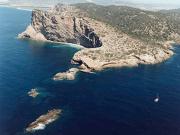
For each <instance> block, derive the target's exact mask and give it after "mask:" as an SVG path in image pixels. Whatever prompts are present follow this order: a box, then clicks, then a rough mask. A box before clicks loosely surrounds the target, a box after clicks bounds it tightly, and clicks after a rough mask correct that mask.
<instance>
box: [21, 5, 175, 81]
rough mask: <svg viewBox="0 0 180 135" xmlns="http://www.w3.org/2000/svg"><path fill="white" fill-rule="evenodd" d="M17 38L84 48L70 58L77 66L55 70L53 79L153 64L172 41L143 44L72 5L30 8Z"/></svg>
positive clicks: (167, 55) (168, 52)
mask: <svg viewBox="0 0 180 135" xmlns="http://www.w3.org/2000/svg"><path fill="white" fill-rule="evenodd" d="M18 37H19V38H28V39H33V40H40V41H50V42H67V43H73V44H79V45H81V46H83V47H84V48H83V49H82V50H80V51H78V52H77V53H75V54H74V57H73V58H72V60H73V61H74V62H75V63H78V64H79V65H80V66H79V69H70V70H69V71H67V72H64V73H58V74H56V75H55V76H54V78H53V80H63V79H65V80H74V79H75V78H74V77H75V75H76V73H77V72H78V71H79V70H81V71H87V72H91V71H99V70H103V69H106V68H112V67H124V66H127V67H129V66H130V67H132V66H138V65H139V64H157V63H160V62H163V61H165V60H167V59H168V58H170V57H171V56H172V55H173V54H174V53H173V51H172V49H171V48H172V44H173V43H174V42H173V41H164V42H161V43H157V44H150V43H145V42H143V41H142V40H139V39H137V38H133V37H131V36H129V35H127V34H125V33H123V32H122V31H120V30H117V29H116V28H115V27H112V26H111V25H109V24H106V23H104V22H101V21H97V20H95V19H92V18H90V17H88V15H87V13H85V12H83V11H81V10H80V9H77V8H76V7H74V6H67V5H61V4H59V5H56V6H55V7H54V8H53V9H50V10H48V11H42V10H34V11H33V12H32V22H31V24H30V25H29V26H28V27H27V29H26V31H25V32H23V33H21V34H19V36H18Z"/></svg>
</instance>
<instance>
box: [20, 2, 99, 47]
mask: <svg viewBox="0 0 180 135" xmlns="http://www.w3.org/2000/svg"><path fill="white" fill-rule="evenodd" d="M19 37H20V38H31V39H35V40H42V41H46V40H48V41H54V42H66V43H74V44H80V45H82V46H84V47H87V48H96V47H100V46H102V42H101V40H100V38H99V36H98V35H97V34H96V30H95V29H93V28H92V27H91V26H90V25H89V22H88V21H87V19H86V18H85V17H84V16H83V14H80V13H79V11H78V9H76V8H75V7H72V6H64V5H57V6H56V7H55V8H53V9H51V10H49V11H42V10H34V11H33V12H32V21H31V25H30V26H29V27H28V28H27V30H26V31H25V32H23V33H22V34H20V35H19Z"/></svg>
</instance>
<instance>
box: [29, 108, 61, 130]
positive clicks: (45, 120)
mask: <svg viewBox="0 0 180 135" xmlns="http://www.w3.org/2000/svg"><path fill="white" fill-rule="evenodd" d="M61 113H62V110H60V109H53V110H51V111H48V113H47V114H44V115H41V116H40V117H39V118H37V119H36V120H35V121H34V122H32V123H31V124H29V126H28V127H27V128H26V132H34V131H37V130H43V129H44V128H45V127H46V125H48V124H50V123H52V122H54V121H55V120H57V119H58V118H59V115H60V114H61Z"/></svg>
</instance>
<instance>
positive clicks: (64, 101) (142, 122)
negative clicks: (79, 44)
mask: <svg viewBox="0 0 180 135" xmlns="http://www.w3.org/2000/svg"><path fill="white" fill-rule="evenodd" d="M30 16H31V13H30V12H28V11H21V10H17V9H12V8H3V7H0V135H25V134H27V133H25V132H24V130H25V128H26V127H27V125H28V124H29V123H31V122H32V121H34V120H35V119H36V118H37V117H39V116H40V115H42V114H44V113H46V112H47V111H48V110H50V109H53V108H60V109H63V115H62V116H61V118H60V119H58V120H57V121H56V122H54V123H52V124H50V125H48V126H47V127H46V128H45V129H44V130H41V131H37V132H35V133H33V134H35V135H84V134H86V135H92V134H93V135H120V134H123V135H132V134H133V135H179V134H180V126H179V125H180V55H179V54H180V48H179V47H176V48H175V52H176V54H175V55H174V56H173V57H172V58H171V59H169V60H168V61H166V62H164V63H161V64H157V65H148V66H139V67H135V68H121V69H111V70H106V71H103V72H98V73H96V74H86V73H80V74H79V75H78V78H77V80H76V81H73V82H66V81H61V82H53V81H52V80H51V77H52V76H53V75H54V74H55V73H57V72H60V71H65V70H67V69H69V68H71V67H72V65H71V64H70V60H71V57H72V56H73V54H74V53H75V52H76V51H77V50H78V49H76V48H73V47H71V46H66V45H57V44H52V43H40V42H34V41H26V40H18V39H16V36H17V34H18V33H20V32H22V31H23V30H24V29H25V27H26V26H27V25H28V24H29V23H30V22H29V21H30ZM36 87H38V88H39V91H40V93H41V95H40V96H38V97H37V98H35V99H33V98H31V97H29V96H28V95H27V92H28V91H29V90H30V89H31V88H36ZM157 95H159V102H157V103H155V102H154V99H155V98H156V96H157Z"/></svg>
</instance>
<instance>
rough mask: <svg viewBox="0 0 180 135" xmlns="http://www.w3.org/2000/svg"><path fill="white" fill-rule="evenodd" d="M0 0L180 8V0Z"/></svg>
mask: <svg viewBox="0 0 180 135" xmlns="http://www.w3.org/2000/svg"><path fill="white" fill-rule="evenodd" d="M0 2H9V3H11V2H12V3H30V4H31V5H33V4H35V5H36V4H39V5H42V4H47V5H48V4H50V5H53V4H56V3H58V2H62V3H82V2H93V3H96V4H103V5H111V4H112V5H127V6H134V7H138V8H142V9H175V8H180V0H111V1H109V0H43V1H42V0H0Z"/></svg>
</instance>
